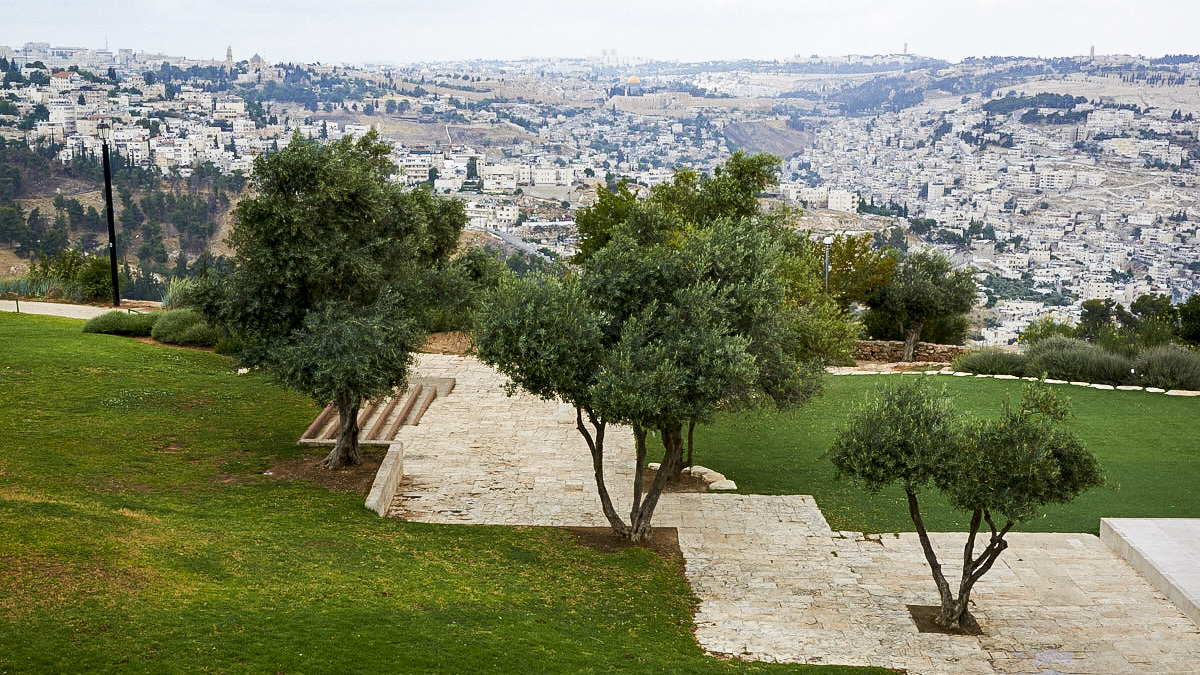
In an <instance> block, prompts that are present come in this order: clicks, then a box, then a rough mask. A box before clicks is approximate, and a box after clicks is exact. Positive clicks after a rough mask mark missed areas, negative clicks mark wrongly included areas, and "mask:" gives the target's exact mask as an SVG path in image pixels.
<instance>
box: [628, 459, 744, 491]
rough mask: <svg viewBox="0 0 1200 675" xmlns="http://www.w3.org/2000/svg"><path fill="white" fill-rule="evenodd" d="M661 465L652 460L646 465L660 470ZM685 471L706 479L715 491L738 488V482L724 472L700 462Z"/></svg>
mask: <svg viewBox="0 0 1200 675" xmlns="http://www.w3.org/2000/svg"><path fill="white" fill-rule="evenodd" d="M661 466H662V464H659V463H658V462H650V463H649V464H647V465H646V468H647V469H654V470H655V471H658V469H659V468H660V467H661ZM683 473H686V474H689V475H692V476H697V477H699V478H702V479H704V482H705V483H708V489H709V490H711V491H713V492H727V491H730V490H736V489H738V488H737V483H735V482H733V481H731V480H729V479H728V478H726V477H725V475H724V474H722V473H719V472H717V471H713V470H712V469H710V468H708V467H704V466H700V465H699V464H696V465H694V466H689V467H687V468H685V469H684V470H683Z"/></svg>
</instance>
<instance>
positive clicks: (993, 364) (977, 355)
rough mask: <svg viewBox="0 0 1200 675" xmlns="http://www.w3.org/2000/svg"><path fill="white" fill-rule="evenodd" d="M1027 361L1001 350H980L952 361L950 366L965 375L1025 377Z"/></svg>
mask: <svg viewBox="0 0 1200 675" xmlns="http://www.w3.org/2000/svg"><path fill="white" fill-rule="evenodd" d="M1028 360H1029V359H1028V358H1027V357H1026V356H1025V355H1024V354H1017V353H1015V352H1007V351H1004V350H1002V349H981V350H979V351H977V352H968V353H966V354H962V355H960V356H959V357H958V358H956V359H954V363H953V364H951V365H952V367H953V368H954V369H955V370H958V371H962V372H965V373H984V374H988V375H1015V376H1017V377H1024V376H1025V365H1026V362H1027V361H1028Z"/></svg>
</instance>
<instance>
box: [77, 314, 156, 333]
mask: <svg viewBox="0 0 1200 675" xmlns="http://www.w3.org/2000/svg"><path fill="white" fill-rule="evenodd" d="M160 315H161V312H152V313H150V314H132V313H130V312H122V311H121V310H119V309H114V310H113V311H111V312H106V313H104V314H101V315H100V316H97V317H95V318H93V319H91V320H89V321H88V322H87V323H85V324H83V332H85V333H104V334H106V335H136V336H142V337H145V336H148V335H150V333H151V332H152V331H153V330H154V324H155V322H156V321H158V317H159V316H160Z"/></svg>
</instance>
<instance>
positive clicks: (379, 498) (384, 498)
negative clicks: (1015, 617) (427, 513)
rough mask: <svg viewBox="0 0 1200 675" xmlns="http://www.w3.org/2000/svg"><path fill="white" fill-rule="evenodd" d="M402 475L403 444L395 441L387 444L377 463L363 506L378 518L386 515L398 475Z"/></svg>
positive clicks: (398, 479) (394, 494)
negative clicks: (386, 448) (377, 468)
mask: <svg viewBox="0 0 1200 675" xmlns="http://www.w3.org/2000/svg"><path fill="white" fill-rule="evenodd" d="M403 475H404V444H403V443H401V442H400V441H396V442H394V443H392V444H391V445H390V446H388V451H387V454H386V455H384V456H383V462H382V463H381V464H380V465H379V471H377V472H376V473H375V483H374V484H373V485H372V486H371V492H370V494H368V495H367V502H366V504H365V506H366V507H367V508H368V509H370V510H372V511H374V512H375V513H377V514H378V515H379V517H380V518H382V517H384V516H386V515H387V512H388V509H389V508H390V507H391V505H392V499H393V498H394V497H395V496H396V487H397V486H398V485H399V484H400V477H401V476H403Z"/></svg>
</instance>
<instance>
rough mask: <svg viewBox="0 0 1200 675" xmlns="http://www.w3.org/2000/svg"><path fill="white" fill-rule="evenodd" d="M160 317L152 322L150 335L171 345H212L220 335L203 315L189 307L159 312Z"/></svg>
mask: <svg viewBox="0 0 1200 675" xmlns="http://www.w3.org/2000/svg"><path fill="white" fill-rule="evenodd" d="M160 314H162V318H160V319H159V320H158V321H157V322H156V323H155V324H154V330H153V331H151V333H150V337H152V338H154V339H155V340H158V341H159V342H165V343H167V344H173V345H184V346H189V347H212V346H213V345H215V344H217V339H218V338H219V337H220V335H219V334H218V333H217V329H215V328H213V327H212V326H210V325H209V324H208V322H207V321H205V320H204V317H203V316H202V315H201V314H200V313H199V312H196V311H193V310H190V309H177V310H172V311H167V312H160Z"/></svg>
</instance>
